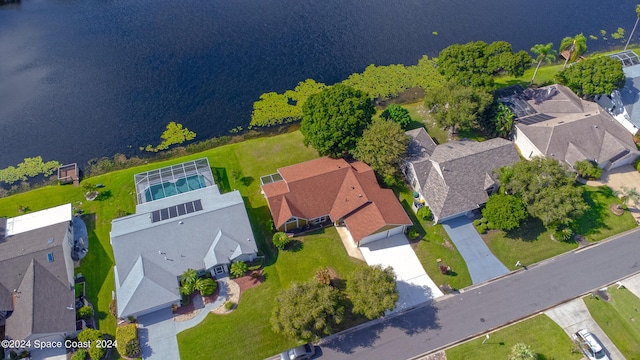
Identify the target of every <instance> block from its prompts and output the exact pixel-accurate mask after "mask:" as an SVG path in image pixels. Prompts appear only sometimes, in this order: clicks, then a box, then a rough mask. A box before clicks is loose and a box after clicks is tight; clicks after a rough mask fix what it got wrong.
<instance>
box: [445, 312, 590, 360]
mask: <svg viewBox="0 0 640 360" xmlns="http://www.w3.org/2000/svg"><path fill="white" fill-rule="evenodd" d="M483 340H485V338H484V337H481V338H478V339H475V340H472V341H469V342H466V343H464V344H460V345H458V346H456V347H454V348H451V349H448V350H447V351H446V354H447V359H448V360H457V359H461V360H466V359H474V360H482V359H508V358H509V353H510V352H511V347H513V345H515V344H517V343H525V344H527V345H529V346H531V348H532V349H533V350H534V351H535V352H536V353H537V354H538V359H580V358H582V354H573V353H571V349H572V348H573V343H572V341H571V339H570V338H569V337H568V336H567V335H566V334H565V332H564V331H563V330H562V328H560V327H559V326H558V325H556V323H554V322H553V320H551V319H549V318H548V317H547V316H546V315H538V316H536V317H533V318H531V319H528V320H525V321H523V322H520V323H517V324H514V325H511V326H509V327H506V328H504V329H501V330H498V331H496V332H493V333H491V334H490V335H489V339H488V340H487V341H486V342H485V343H484V344H482V341H483Z"/></svg>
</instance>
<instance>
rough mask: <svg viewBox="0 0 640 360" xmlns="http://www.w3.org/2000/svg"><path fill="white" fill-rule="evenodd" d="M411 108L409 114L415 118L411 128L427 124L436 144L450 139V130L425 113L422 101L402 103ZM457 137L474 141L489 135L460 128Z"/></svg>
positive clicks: (483, 139)
mask: <svg viewBox="0 0 640 360" xmlns="http://www.w3.org/2000/svg"><path fill="white" fill-rule="evenodd" d="M402 106H403V107H404V108H406V109H407V110H409V115H411V119H413V123H412V124H411V126H410V129H415V128H418V127H421V126H426V128H427V132H428V133H429V135H430V136H431V137H432V138H433V140H435V142H436V144H444V143H446V142H447V141H448V135H449V134H448V132H447V131H446V130H443V129H441V128H440V127H439V126H438V125H437V124H436V122H435V120H434V119H433V118H432V117H431V116H429V114H427V113H425V110H424V107H423V105H422V102H417V103H413V104H406V105H402ZM456 138H457V139H469V140H473V141H485V140H487V139H488V137H487V136H486V135H485V134H483V133H482V132H481V131H479V130H477V129H469V130H460V131H458V135H457V136H456Z"/></svg>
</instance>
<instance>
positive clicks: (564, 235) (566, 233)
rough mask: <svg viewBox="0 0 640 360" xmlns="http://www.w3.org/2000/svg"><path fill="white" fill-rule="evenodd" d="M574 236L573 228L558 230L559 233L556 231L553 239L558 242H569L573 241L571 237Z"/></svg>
mask: <svg viewBox="0 0 640 360" xmlns="http://www.w3.org/2000/svg"><path fill="white" fill-rule="evenodd" d="M572 236H573V230H571V228H568V227H567V228H564V229H558V231H556V232H555V233H554V234H553V237H555V238H556V240H558V241H569V240H571V237H572Z"/></svg>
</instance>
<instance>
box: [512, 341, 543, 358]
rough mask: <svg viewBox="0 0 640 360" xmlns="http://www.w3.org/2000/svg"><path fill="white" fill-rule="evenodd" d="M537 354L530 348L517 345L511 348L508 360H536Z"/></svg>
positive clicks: (522, 344) (521, 344)
mask: <svg viewBox="0 0 640 360" xmlns="http://www.w3.org/2000/svg"><path fill="white" fill-rule="evenodd" d="M537 358H538V354H536V352H535V351H533V349H531V346H529V345H527V344H524V343H517V344H515V345H513V347H512V348H511V354H510V355H509V360H536V359H537Z"/></svg>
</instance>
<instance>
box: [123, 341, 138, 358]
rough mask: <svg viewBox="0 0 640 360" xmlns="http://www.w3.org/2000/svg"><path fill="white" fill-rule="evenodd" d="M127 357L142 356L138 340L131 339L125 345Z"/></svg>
mask: <svg viewBox="0 0 640 360" xmlns="http://www.w3.org/2000/svg"><path fill="white" fill-rule="evenodd" d="M126 352H127V356H128V357H132V358H139V357H141V356H142V348H141V347H140V340H138V339H133V340H131V341H129V342H128V343H127V349H126Z"/></svg>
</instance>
